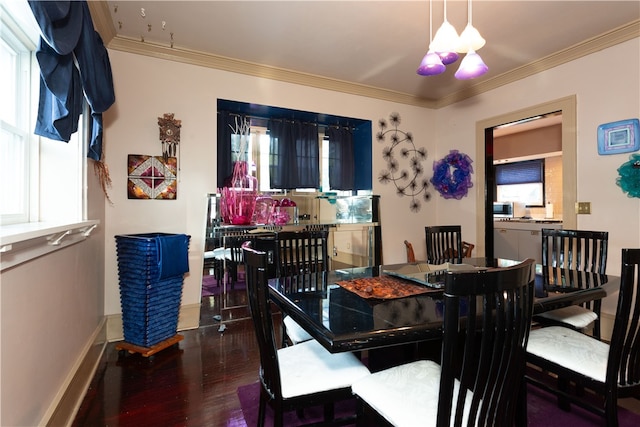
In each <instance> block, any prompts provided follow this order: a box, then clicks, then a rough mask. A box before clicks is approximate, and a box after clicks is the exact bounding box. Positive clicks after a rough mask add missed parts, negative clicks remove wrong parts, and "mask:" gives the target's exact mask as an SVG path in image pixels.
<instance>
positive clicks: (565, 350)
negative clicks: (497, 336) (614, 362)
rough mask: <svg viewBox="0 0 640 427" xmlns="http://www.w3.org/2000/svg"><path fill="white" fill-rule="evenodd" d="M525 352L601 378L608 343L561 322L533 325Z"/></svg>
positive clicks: (603, 372)
mask: <svg viewBox="0 0 640 427" xmlns="http://www.w3.org/2000/svg"><path fill="white" fill-rule="evenodd" d="M527 353H531V354H535V355H536V356H539V357H541V358H543V359H545V360H549V361H551V362H554V363H557V364H558V365H560V366H564V367H565V368H570V369H572V370H574V371H576V372H578V373H580V374H582V375H585V376H587V377H591V378H593V379H595V380H597V381H600V382H604V381H605V376H606V372H607V359H608V357H609V345H608V344H607V343H604V342H602V341H599V340H597V339H595V338H593V337H591V336H589V335H585V334H583V333H581V332H578V331H574V330H573V329H569V328H565V327H562V326H549V327H547V328H540V329H533V330H532V331H531V332H530V333H529V343H528V344H527Z"/></svg>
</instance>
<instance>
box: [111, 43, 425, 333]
mask: <svg viewBox="0 0 640 427" xmlns="http://www.w3.org/2000/svg"><path fill="white" fill-rule="evenodd" d="M109 56H110V60H111V66H112V70H113V76H114V82H115V91H116V104H115V106H114V107H112V108H111V109H110V110H109V111H108V112H107V114H105V117H104V119H105V135H106V142H105V144H106V160H107V162H108V164H109V168H110V171H111V178H112V180H113V188H112V189H111V191H110V196H111V200H112V201H113V206H107V209H106V211H107V212H106V215H107V221H106V236H107V238H106V247H105V253H106V255H105V262H106V273H105V283H106V289H105V292H106V294H105V299H106V306H105V314H107V315H110V314H117V313H120V312H121V309H120V300H119V288H118V275H117V259H116V252H115V240H114V238H113V236H115V235H117V234H129V233H146V232H156V231H158V232H168V233H186V234H189V235H191V246H190V250H189V259H190V274H189V275H188V276H187V277H186V278H185V284H184V291H183V297H182V304H183V307H184V306H185V305H190V304H199V302H200V292H201V291H200V286H201V275H202V252H203V247H204V232H205V230H204V226H205V214H206V204H205V202H206V195H207V194H208V193H213V192H215V191H216V167H215V165H216V100H217V99H218V98H222V99H230V100H235V101H241V102H252V103H258V104H263V105H271V106H277V107H284V108H291V109H298V110H305V111H313V112H318V113H329V114H334V115H339V116H347V117H355V118H360V119H367V120H371V121H372V127H373V129H372V131H373V134H374V139H375V133H376V132H377V131H378V120H379V119H381V118H384V119H386V120H388V117H389V115H390V114H391V113H392V112H397V113H399V114H400V116H401V120H402V123H401V125H400V129H401V130H404V131H410V132H412V133H413V135H414V137H415V139H414V141H416V145H417V146H420V147H425V148H426V149H427V150H428V152H429V157H428V159H427V161H425V162H424V166H425V169H426V170H427V173H428V174H429V171H430V169H431V165H432V162H433V158H432V157H431V154H430V153H431V152H433V151H434V148H433V147H434V146H433V134H432V129H434V122H433V117H434V113H433V111H430V110H425V109H422V108H419V107H412V106H406V105H399V104H395V103H391V102H386V101H379V100H375V99H370V98H364V97H359V96H354V95H348V94H343V93H336V92H331V91H326V90H321V89H314V88H309V87H304V86H298V85H293V84H287V83H282V82H278V81H273V80H267V79H261V78H255V77H249V76H245V75H240V74H233V73H229V72H224V71H218V70H212V69H208V68H202V67H196V66H191V65H185V64H180V63H173V62H168V61H164V60H159V59H154V58H148V57H143V56H138V55H134V54H129V53H123V52H119V51H110V52H109ZM165 113H174V114H175V118H176V119H178V120H182V128H181V143H180V151H179V162H180V172H179V183H178V197H177V200H175V201H155V200H128V199H127V194H126V184H127V182H126V181H127V176H126V175H127V172H126V165H127V155H128V154H150V155H158V154H160V152H161V145H160V142H159V139H158V125H157V121H158V117H161V116H162V115H163V114H165ZM372 143H373V159H374V164H373V182H374V193H376V194H380V195H381V200H382V201H381V206H382V212H381V217H382V222H383V226H382V239H383V242H384V243H383V251H384V254H383V257H384V260H385V262H400V261H404V260H405V249H404V244H403V241H404V239H409V240H413V238H414V237H415V236H422V235H423V234H424V229H423V227H424V224H426V223H430V222H433V221H434V219H435V206H436V204H437V200H436V198H435V197H434V199H433V201H432V202H430V203H428V204H425V205H423V206H424V207H423V209H422V210H421V211H420V213H418V214H416V213H413V212H411V211H410V210H409V199H408V198H406V197H404V198H400V197H398V196H397V195H396V194H395V187H394V186H393V185H392V184H388V185H382V184H380V183H379V182H378V180H377V176H378V174H379V172H380V171H381V170H382V169H384V168H385V164H384V162H383V160H382V148H383V147H384V144H381V143H378V142H372ZM387 143H388V140H387ZM428 176H430V174H429V175H428ZM412 236H413V237H412ZM181 322H182V319H181ZM192 326H195V325H187V324H185V323H181V327H192Z"/></svg>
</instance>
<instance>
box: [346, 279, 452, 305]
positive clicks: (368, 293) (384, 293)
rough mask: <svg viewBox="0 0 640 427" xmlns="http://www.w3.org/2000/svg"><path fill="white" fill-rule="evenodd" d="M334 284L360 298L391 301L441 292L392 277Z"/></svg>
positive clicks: (352, 280)
mask: <svg viewBox="0 0 640 427" xmlns="http://www.w3.org/2000/svg"><path fill="white" fill-rule="evenodd" d="M336 283H337V284H338V285H340V286H342V287H343V288H345V289H347V290H348V291H351V292H353V293H355V294H357V295H359V296H360V297H362V298H376V299H393V298H404V297H408V296H412V295H418V294H426V293H429V292H442V289H434V288H428V287H426V286H421V285H417V284H414V283H411V282H409V281H407V280H403V279H400V278H397V277H393V276H378V277H360V278H356V279H351V280H343V281H340V282H336Z"/></svg>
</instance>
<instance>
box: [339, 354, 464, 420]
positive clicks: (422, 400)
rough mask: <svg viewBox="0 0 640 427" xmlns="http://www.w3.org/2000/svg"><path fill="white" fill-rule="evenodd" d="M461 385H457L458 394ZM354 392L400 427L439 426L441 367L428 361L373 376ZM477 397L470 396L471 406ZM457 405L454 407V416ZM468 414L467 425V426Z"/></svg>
mask: <svg viewBox="0 0 640 427" xmlns="http://www.w3.org/2000/svg"><path fill="white" fill-rule="evenodd" d="M459 386H460V384H459V382H458V381H456V382H455V385H454V393H457V391H458V388H459ZM351 389H352V390H353V393H354V394H357V395H358V396H359V397H360V398H361V399H362V400H364V401H365V402H367V404H368V405H369V406H371V407H372V408H373V409H375V410H376V411H377V412H378V413H379V414H380V415H382V416H383V417H384V418H385V419H386V420H387V421H389V422H390V423H391V424H393V425H394V426H397V427H401V426H407V427H416V426H429V425H436V418H437V415H438V394H439V389H440V365H438V364H437V363H435V362H432V361H428V360H418V361H416V362H411V363H407V364H404V365H400V366H394V367H393V368H389V369H385V370H383V371H380V372H376V373H373V374H371V375H369V376H367V377H365V378H363V379H361V380H360V381H358V382H355V383H354V384H353V385H352V386H351ZM472 396H473V394H472V393H471V392H468V393H467V405H466V406H467V407H468V404H469V403H470V400H471V397H472ZM455 408H456V405H455V404H454V405H452V408H451V411H452V413H453V412H454V411H455ZM468 417H469V415H468V411H465V414H464V417H463V424H464V425H466V423H467V419H468Z"/></svg>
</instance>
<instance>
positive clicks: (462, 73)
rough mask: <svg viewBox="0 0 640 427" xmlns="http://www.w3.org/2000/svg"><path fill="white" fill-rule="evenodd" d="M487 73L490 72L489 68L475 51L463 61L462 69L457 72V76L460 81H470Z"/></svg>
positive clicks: (470, 51) (471, 51)
mask: <svg viewBox="0 0 640 427" xmlns="http://www.w3.org/2000/svg"><path fill="white" fill-rule="evenodd" d="M487 71H489V67H487V66H486V64H485V63H484V62H483V61H482V58H480V55H478V54H477V53H476V52H475V51H473V50H469V53H467V55H466V56H465V57H464V58H463V59H462V62H461V63H460V68H458V71H456V74H455V76H456V79H458V80H469V79H475V78H476V77H480V76H481V75H483V74H484V73H486V72H487Z"/></svg>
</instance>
